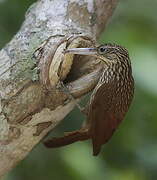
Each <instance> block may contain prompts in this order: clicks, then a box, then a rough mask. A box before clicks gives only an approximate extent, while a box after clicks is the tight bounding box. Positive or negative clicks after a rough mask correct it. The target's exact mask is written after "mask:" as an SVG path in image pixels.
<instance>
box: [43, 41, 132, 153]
mask: <svg viewBox="0 0 157 180" xmlns="http://www.w3.org/2000/svg"><path fill="white" fill-rule="evenodd" d="M65 53H70V54H79V55H88V56H94V57H95V58H97V59H99V60H100V61H102V64H103V65H104V66H103V69H102V74H101V76H100V79H99V81H98V83H97V85H96V87H95V88H94V90H93V92H92V94H91V97H90V100H89V103H88V112H87V124H86V125H85V126H84V127H82V128H81V129H80V130H76V131H73V132H69V133H66V134H65V136H63V137H58V138H52V139H50V140H47V141H46V142H44V144H45V146H46V147H48V148H54V147H61V146H64V145H68V144H71V143H73V142H76V141H83V140H87V139H91V140H92V145H93V155H94V156H97V155H98V154H99V153H100V150H101V147H102V145H103V144H106V143H107V142H108V140H109V139H110V138H111V137H112V135H113V133H114V132H115V130H116V129H117V128H118V127H119V125H120V123H121V122H122V120H123V119H124V118H125V115H126V113H127V112H128V110H129V107H130V105H131V102H132V100H133V96H134V78H133V75H132V66H131V60H130V58H129V53H128V50H127V49H126V48H124V47H122V46H120V45H117V44H114V43H106V44H103V45H100V46H98V47H92V48H71V49H66V50H65Z"/></svg>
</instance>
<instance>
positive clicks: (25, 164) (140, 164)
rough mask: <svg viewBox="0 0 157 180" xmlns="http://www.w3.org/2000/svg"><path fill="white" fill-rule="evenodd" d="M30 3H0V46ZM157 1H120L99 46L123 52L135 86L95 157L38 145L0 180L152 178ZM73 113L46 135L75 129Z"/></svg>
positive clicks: (156, 137)
mask: <svg viewBox="0 0 157 180" xmlns="http://www.w3.org/2000/svg"><path fill="white" fill-rule="evenodd" d="M33 2H35V0H29V1H28V0H25V1H24V0H23V1H22V0H0V47H3V46H4V45H5V43H7V42H8V41H9V40H10V39H11V38H12V36H13V35H14V34H15V33H16V32H17V31H18V29H19V27H20V25H21V23H22V21H23V20H24V13H25V11H26V10H27V8H28V7H29V5H30V4H32V3H33ZM156 9H157V0H153V1H150V0H138V1H137V0H121V1H120V3H119V4H118V7H117V8H116V10H115V13H114V15H113V17H112V19H111V20H110V22H109V24H108V26H107V28H106V31H105V32H104V33H103V34H102V36H101V38H100V42H115V43H118V44H121V45H123V46H125V47H126V48H128V50H129V52H130V57H131V59H132V65H133V73H134V77H135V82H136V90H135V98H134V101H133V103H132V106H131V108H130V111H129V113H128V114H127V117H126V119H125V121H123V123H122V124H121V126H120V128H119V129H118V131H116V133H115V134H114V136H113V137H112V139H111V140H110V142H109V143H108V144H106V145H104V147H103V149H102V152H101V154H100V155H99V156H98V157H93V156H92V147H91V144H90V142H88V141H87V142H78V143H74V144H72V145H70V146H67V147H64V148H59V149H52V150H48V149H46V148H44V147H43V145H42V144H39V145H38V146H37V147H36V148H34V150H33V151H32V152H31V153H30V154H29V156H27V158H26V159H25V160H23V161H22V162H21V163H20V164H19V165H18V166H17V167H16V168H15V169H14V170H13V171H11V172H10V173H9V174H8V175H6V176H5V177H4V180H28V179H29V180H33V179H38V180H50V179H54V180H60V179H64V180H95V179H97V180H102V179H107V180H155V179H157V15H156ZM84 118H85V117H84V116H83V115H81V113H80V112H79V111H78V110H77V109H75V110H74V111H73V112H72V113H71V114H69V115H68V117H67V118H66V119H65V120H64V122H62V123H61V124H60V125H59V126H58V127H57V128H56V129H55V131H54V132H53V133H52V134H51V135H52V136H53V135H56V134H62V132H63V131H69V130H72V129H76V128H78V127H79V126H80V123H81V121H82V120H83V119H84Z"/></svg>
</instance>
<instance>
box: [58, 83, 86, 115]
mask: <svg viewBox="0 0 157 180" xmlns="http://www.w3.org/2000/svg"><path fill="white" fill-rule="evenodd" d="M59 88H60V89H61V90H62V91H63V92H64V93H65V94H67V96H68V98H69V99H71V100H72V101H73V102H74V103H75V105H76V106H77V108H78V109H79V110H80V111H81V112H82V113H83V114H85V115H87V111H86V107H81V106H80V104H79V103H78V102H77V101H76V99H75V98H74V97H73V95H72V94H71V93H70V91H69V89H68V88H67V87H66V86H65V85H64V83H63V81H60V82H59Z"/></svg>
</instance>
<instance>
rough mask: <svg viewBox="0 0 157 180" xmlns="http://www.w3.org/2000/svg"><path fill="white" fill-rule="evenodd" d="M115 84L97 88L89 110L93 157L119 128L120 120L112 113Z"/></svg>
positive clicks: (102, 85) (99, 85) (100, 85)
mask: <svg viewBox="0 0 157 180" xmlns="http://www.w3.org/2000/svg"><path fill="white" fill-rule="evenodd" d="M114 90H115V84H113V83H110V84H105V83H104V84H98V85H97V87H96V88H95V90H94V92H93V94H92V98H91V102H90V108H89V116H88V118H89V119H88V120H89V121H90V124H91V128H90V131H91V136H92V143H93V155H95V156H96V155H98V153H99V152H100V149H101V145H102V144H104V143H106V142H107V141H108V140H109V139H110V138H111V136H112V134H113V132H114V130H115V129H116V128H117V126H118V124H119V122H120V120H118V119H117V118H118V117H115V114H114V113H113V112H111V109H112V108H113V107H112V106H114V102H113V101H114V99H115V98H114Z"/></svg>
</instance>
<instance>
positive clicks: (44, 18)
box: [0, 0, 117, 176]
mask: <svg viewBox="0 0 157 180" xmlns="http://www.w3.org/2000/svg"><path fill="white" fill-rule="evenodd" d="M116 1H117V0H70V1H69V0H53V1H52V0H38V1H37V2H36V3H34V4H33V5H32V6H31V7H30V8H29V9H28V11H27V13H26V16H25V21H24V22H23V24H22V26H21V28H20V30H19V32H18V33H17V34H16V35H15V36H14V37H13V39H12V40H11V41H10V42H9V43H8V44H7V45H6V46H5V47H4V48H3V49H2V50H1V51H0V176H2V175H4V174H5V173H6V172H8V171H9V170H10V169H12V168H13V167H14V166H15V165H16V164H17V163H18V162H19V161H21V160H22V159H23V158H25V157H26V155H27V154H28V153H29V152H30V151H31V150H32V148H33V147H34V146H35V145H36V144H37V143H38V142H39V141H40V140H41V139H42V138H43V137H44V136H45V135H46V134H47V133H48V132H49V131H50V130H52V129H53V128H54V127H55V126H56V125H57V124H58V123H59V122H60V121H61V120H63V119H64V117H65V116H66V115H67V114H68V113H69V112H70V111H71V110H72V109H73V107H74V105H75V103H74V101H73V100H71V101H67V99H68V97H67V95H66V94H65V93H63V92H61V91H59V90H57V89H56V88H55V87H53V88H52V89H51V88H50V89H49V90H45V89H46V88H47V87H46V86H47V80H45V79H44V78H47V77H46V76H52V77H48V79H49V81H50V80H51V83H50V84H49V85H50V86H51V85H52V84H53V81H54V80H53V76H54V74H53V73H54V70H53V72H52V74H49V73H48V74H44V73H43V74H44V75H43V74H42V72H47V71H45V68H47V63H46V62H47V61H49V62H50V63H51V61H52V59H53V55H54V50H55V49H56V48H57V44H58V43H60V42H62V41H63V39H66V38H67V37H71V36H74V37H76V36H88V37H92V38H93V39H97V38H98V37H99V35H100V33H101V32H102V31H103V30H104V28H105V25H106V23H107V21H108V19H109V17H110V16H111V15H112V12H113V10H114V8H115V6H116ZM50 36H51V40H50V42H49V43H48V45H47V46H45V49H44V53H43V54H42V57H40V58H39V59H38V58H34V57H33V54H34V52H35V50H36V49H37V48H38V47H39V46H40V45H41V44H42V42H44V40H46V39H48V38H49V37H50ZM80 45H81V44H80ZM52 52H53V53H52ZM60 53H61V52H60ZM39 55H40V52H39V54H38V56H39ZM56 56H57V55H56ZM57 57H58V56H57ZM61 58H62V57H61ZM70 58H72V60H73V59H74V57H70ZM84 59H86V61H84ZM39 61H40V62H39ZM41 61H42V62H41ZM43 62H44V63H45V64H46V67H45V64H44V66H43ZM81 62H82V65H80V64H79V66H78V67H77V68H76V66H77V65H78V64H77V63H76V64H75V65H74V66H73V67H72V69H71V71H73V73H72V74H71V76H72V77H73V79H74V80H75V81H74V80H72V81H71V82H69V83H68V84H67V87H68V88H69V91H70V92H71V93H72V94H73V95H74V96H75V97H77V98H80V97H81V96H83V95H84V94H85V93H87V92H89V91H90V90H91V89H92V88H93V87H94V85H95V84H96V82H97V80H98V78H99V75H100V74H99V73H100V67H99V66H96V65H95V64H94V63H95V62H94V60H93V61H91V62H90V63H89V59H88V58H87V57H84V58H83V60H81ZM84 62H86V63H84ZM71 63H73V62H71ZM51 65H52V64H51ZM65 66H67V65H65ZM48 67H51V66H48ZM93 67H96V68H93ZM51 68H52V67H51ZM57 68H59V67H57ZM70 68H71V64H70V65H69V66H68V68H67V70H66V72H65V73H64V72H63V74H64V75H63V76H64V78H63V79H65V78H66V76H67V74H68V73H69V71H70ZM52 69H53V68H52ZM54 69H55V67H54ZM65 69H66V68H65ZM78 69H79V70H80V71H79V70H78ZM38 70H40V71H41V72H40V73H39V72H38ZM87 70H88V73H87ZM57 71H58V69H57ZM75 71H76V72H75ZM42 75H43V76H44V77H42ZM42 78H43V79H42ZM44 80H45V82H44ZM57 82H58V81H57ZM57 82H55V83H54V86H56V85H57Z"/></svg>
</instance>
